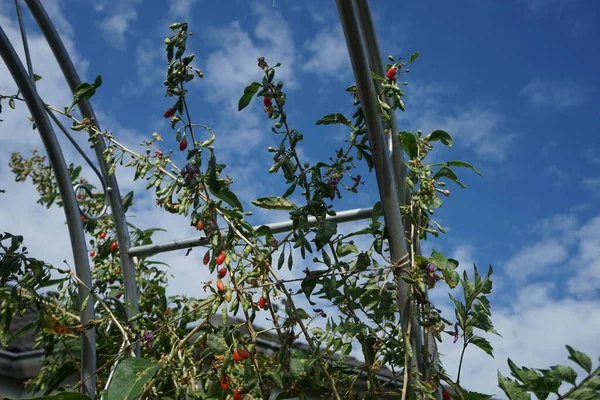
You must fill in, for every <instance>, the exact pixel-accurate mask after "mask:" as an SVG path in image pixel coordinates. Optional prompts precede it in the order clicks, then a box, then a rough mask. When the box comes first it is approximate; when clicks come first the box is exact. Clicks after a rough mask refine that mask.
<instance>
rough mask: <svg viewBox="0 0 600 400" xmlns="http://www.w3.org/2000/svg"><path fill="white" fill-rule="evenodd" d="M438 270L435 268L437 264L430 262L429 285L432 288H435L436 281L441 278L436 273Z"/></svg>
mask: <svg viewBox="0 0 600 400" xmlns="http://www.w3.org/2000/svg"><path fill="white" fill-rule="evenodd" d="M436 270H437V269H436V268H435V265H432V264H429V265H428V266H427V285H428V286H429V288H430V289H433V287H434V286H435V284H436V282H437V281H439V280H440V279H441V278H440V276H439V275H438V274H437V273H436Z"/></svg>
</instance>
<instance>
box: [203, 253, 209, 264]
mask: <svg viewBox="0 0 600 400" xmlns="http://www.w3.org/2000/svg"><path fill="white" fill-rule="evenodd" d="M202 262H203V263H204V265H208V263H209V262H210V251H207V252H206V254H205V255H204V259H203V260H202Z"/></svg>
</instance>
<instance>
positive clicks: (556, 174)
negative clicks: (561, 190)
mask: <svg viewBox="0 0 600 400" xmlns="http://www.w3.org/2000/svg"><path fill="white" fill-rule="evenodd" d="M544 174H546V175H548V176H549V177H550V178H552V184H553V185H554V186H556V187H561V186H564V185H565V184H567V183H568V182H569V174H567V173H566V172H565V171H563V170H562V169H560V168H558V167H557V166H556V165H554V164H551V165H548V166H547V167H546V168H544Z"/></svg>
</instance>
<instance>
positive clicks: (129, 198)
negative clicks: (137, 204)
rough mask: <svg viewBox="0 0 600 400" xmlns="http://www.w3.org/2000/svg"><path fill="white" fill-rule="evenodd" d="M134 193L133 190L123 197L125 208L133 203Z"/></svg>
mask: <svg viewBox="0 0 600 400" xmlns="http://www.w3.org/2000/svg"><path fill="white" fill-rule="evenodd" d="M133 194H134V193H133V191H131V192H129V193H127V194H126V195H125V197H123V210H125V211H127V210H128V209H129V207H131V205H132V204H133Z"/></svg>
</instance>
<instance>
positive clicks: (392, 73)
mask: <svg viewBox="0 0 600 400" xmlns="http://www.w3.org/2000/svg"><path fill="white" fill-rule="evenodd" d="M396 72H398V69H397V68H396V67H390V69H388V71H387V75H386V76H387V78H388V79H390V80H392V81H395V80H396Z"/></svg>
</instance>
